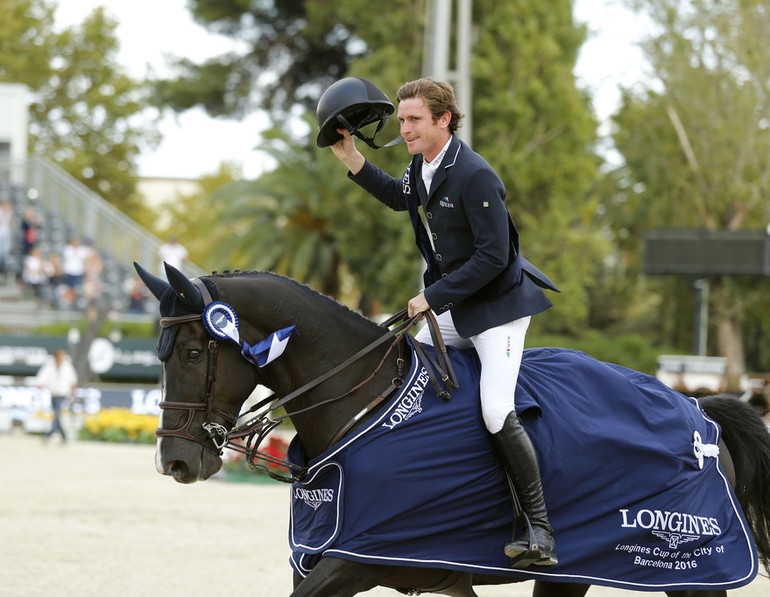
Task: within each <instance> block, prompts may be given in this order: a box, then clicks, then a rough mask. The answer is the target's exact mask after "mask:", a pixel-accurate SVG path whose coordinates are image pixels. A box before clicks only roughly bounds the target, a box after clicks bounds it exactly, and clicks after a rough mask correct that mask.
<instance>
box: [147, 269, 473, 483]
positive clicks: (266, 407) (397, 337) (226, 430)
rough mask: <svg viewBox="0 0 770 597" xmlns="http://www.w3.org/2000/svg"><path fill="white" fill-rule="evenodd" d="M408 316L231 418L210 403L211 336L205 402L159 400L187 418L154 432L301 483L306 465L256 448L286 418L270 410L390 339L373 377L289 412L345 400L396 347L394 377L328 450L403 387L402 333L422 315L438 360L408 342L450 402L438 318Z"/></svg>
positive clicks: (167, 321)
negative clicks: (235, 455)
mask: <svg viewBox="0 0 770 597" xmlns="http://www.w3.org/2000/svg"><path fill="white" fill-rule="evenodd" d="M192 283H193V284H195V285H196V286H197V287H198V288H199V289H200V290H201V294H202V296H203V299H204V303H205V304H206V305H208V304H209V303H210V302H212V298H211V294H210V293H209V291H208V289H207V288H206V285H205V284H204V283H203V282H202V281H201V280H200V279H199V278H195V279H193V280H192ZM406 315H407V311H406V310H403V311H401V312H399V313H397V314H396V315H394V316H393V317H391V318H390V319H388V320H387V321H385V322H383V323H382V324H380V325H381V327H384V328H386V329H388V332H387V333H386V334H383V335H382V336H380V337H379V338H378V339H377V340H375V341H374V342H372V343H371V344H369V345H368V346H365V347H364V348H362V349H361V350H359V351H358V352H357V353H355V354H354V355H352V356H351V357H349V358H348V359H346V360H345V361H343V362H342V363H340V364H339V365H337V366H336V367H334V368H333V369H331V370H330V371H328V372H326V373H324V374H323V375H321V376H319V377H317V378H316V379H314V380H312V381H310V382H308V383H307V384H305V385H303V386H302V387H300V388H298V389H296V390H294V391H293V392H291V393H290V394H288V395H286V396H284V397H283V398H281V399H276V397H275V394H271V395H269V396H268V397H266V398H265V399H263V400H261V401H260V402H258V403H257V404H255V405H253V406H252V407H251V408H249V409H248V410H247V411H245V412H243V413H241V414H239V415H236V416H233V415H231V414H229V413H227V412H225V411H223V410H221V409H219V408H217V407H216V406H215V405H214V385H215V383H216V379H217V355H218V342H217V340H215V339H212V340H209V342H208V356H207V365H206V397H205V401H204V402H172V401H166V400H163V401H161V402H160V403H159V404H158V406H159V407H160V408H161V409H162V410H164V409H170V410H186V411H187V420H186V422H185V424H184V425H183V426H182V427H179V428H177V429H170V430H167V429H162V428H160V427H159V428H158V429H157V430H156V431H155V435H156V436H157V437H158V438H162V437H177V438H181V439H186V440H190V441H193V442H195V443H197V444H200V445H202V446H203V447H205V448H207V449H209V450H212V451H214V452H217V454H219V455H220V456H221V455H222V453H223V452H224V448H226V447H227V448H229V449H231V450H233V451H235V452H240V453H242V454H244V455H245V456H246V457H247V460H248V462H249V464H250V466H251V467H252V468H256V469H258V470H261V471H263V472H265V473H267V474H268V475H269V476H270V477H272V478H273V479H276V480H279V481H284V482H287V483H294V482H297V481H300V480H302V479H303V478H304V476H305V474H306V472H307V468H306V467H302V466H299V465H296V464H293V463H291V462H288V461H287V460H281V459H279V458H276V457H274V456H272V455H270V454H267V453H265V452H263V451H260V450H259V446H260V444H261V443H262V441H263V440H264V439H265V438H266V437H267V436H268V435H269V434H270V432H271V431H272V430H273V429H275V428H276V427H277V426H278V425H280V424H281V423H282V422H283V420H284V419H286V418H288V417H289V415H288V414H287V415H282V416H278V417H275V418H273V417H271V416H270V414H271V413H272V412H273V411H275V410H276V409H278V408H280V407H282V406H284V405H286V404H287V403H289V402H290V401H292V400H294V399H295V398H297V397H298V396H301V395H302V394H305V393H306V392H308V391H309V390H311V389H313V388H315V387H317V386H318V385H320V384H322V383H323V382H325V381H326V380H328V379H330V378H331V377H333V376H335V375H337V374H338V373H340V372H341V371H343V370H345V369H346V368H347V367H349V366H350V365H352V364H353V363H355V362H356V361H358V360H360V359H361V358H363V357H364V356H366V355H367V354H369V353H371V352H372V351H373V350H375V349H376V348H378V347H380V346H382V345H384V344H385V343H387V342H388V341H389V340H390V341H391V344H390V346H389V347H388V350H387V351H386V352H385V355H384V356H383V357H382V359H381V360H380V362H379V364H378V365H377V367H376V368H375V369H374V371H373V372H372V373H371V375H369V376H368V377H367V378H366V379H364V380H363V381H361V382H360V383H358V384H357V385H355V386H354V387H352V388H351V389H349V390H348V391H346V392H345V393H344V394H341V395H339V396H336V397H334V398H329V399H326V400H324V401H322V402H318V403H316V404H313V405H310V406H308V407H306V408H303V409H300V410H297V411H294V412H292V415H291V416H294V415H297V414H300V413H304V412H308V411H310V410H313V409H315V408H318V407H321V406H323V405H325V404H329V403H331V402H335V401H337V400H340V399H342V398H345V397H347V396H349V395H350V394H352V393H353V392H355V391H357V390H359V389H361V388H362V387H364V386H365V385H366V384H367V383H369V382H370V381H371V380H373V379H374V377H375V376H376V375H377V373H378V372H379V371H380V369H381V368H382V367H383V366H384V364H385V362H386V361H387V359H388V357H389V356H390V355H391V354H392V352H393V351H394V350H395V349H398V351H399V356H398V358H397V361H396V362H397V367H398V372H397V375H396V377H394V378H393V379H392V380H391V383H390V385H389V386H388V387H387V388H386V389H385V390H384V391H383V392H382V393H380V394H379V395H378V396H377V397H376V398H375V399H373V400H372V401H371V402H369V403H368V404H367V405H366V406H365V407H364V408H363V409H362V410H361V411H359V412H358V413H356V414H355V415H354V416H353V417H351V418H350V419H349V420H348V421H347V422H346V423H345V424H344V425H342V427H340V429H339V430H338V431H337V432H336V433H335V434H334V436H333V437H332V439H331V440H330V441H329V444H328V446H327V449H328V448H330V447H331V446H333V445H334V444H336V443H337V442H338V441H339V440H340V439H342V437H344V435H345V434H346V433H347V432H348V431H350V430H351V429H352V428H353V427H354V426H355V425H356V424H357V423H358V422H359V421H360V420H361V419H362V418H363V417H364V416H365V415H366V414H367V413H369V412H371V411H372V410H373V409H374V408H376V407H377V406H378V405H379V404H381V403H382V402H383V401H385V400H386V399H387V398H389V397H390V396H391V395H392V394H393V393H394V392H395V391H396V390H397V389H398V388H400V387H401V385H402V384H403V373H404V365H405V360H404V350H405V349H404V342H405V336H406V334H408V332H409V331H410V330H411V329H413V328H414V326H415V325H416V324H417V323H418V322H419V321H420V320H421V319H423V317H425V318H427V322H428V326H429V329H430V333H431V337H432V340H433V343H434V346H435V347H436V355H437V358H436V359H435V360H434V359H433V358H432V357H431V356H430V355H429V354H428V353H426V352H425V350H424V349H423V347H422V345H421V344H420V343H419V342H418V341H416V340H415V339H414V338H412V339H411V343H412V346H413V347H414V349H415V353H416V354H417V356H418V358H419V359H420V361H421V362H422V363H423V365H424V367H425V369H426V370H427V371H428V375H429V377H430V380H431V383H432V384H433V386H434V388H435V389H436V392H437V394H438V395H439V396H441V398H443V399H444V400H448V399H449V398H450V397H451V391H452V388H457V387H458V384H457V379H456V377H455V374H454V371H453V369H452V365H451V362H450V361H449V358H448V355H447V349H446V346H445V344H444V342H443V339H442V338H441V334H440V332H439V330H438V324H437V323H436V319H435V316H434V315H433V313H431V312H430V311H427V312H424V313H419V314H417V315H416V316H415V317H412V318H407V317H406ZM201 319H202V314H188V315H180V316H175V317H163V318H162V319H161V320H160V325H161V327H164V328H166V327H170V326H172V325H177V324H180V323H186V322H193V321H199V320H201ZM399 321H400V323H398V324H397V325H396V327H395V328H394V329H392V330H391V329H389V328H390V327H391V326H393V325H394V324H396V323H397V322H399ZM198 411H204V412H205V420H204V422H203V424H202V428H203V429H204V430H205V431H206V432H207V434H208V435H207V436H206V437H204V438H201V437H197V436H195V435H193V434H192V433H191V432H190V426H191V425H192V422H193V418H194V416H195V413H196V412H198ZM212 415H214V416H216V417H218V418H219V419H221V420H223V421H224V423H225V424H222V423H218V422H216V421H212V420H211V417H212ZM248 415H253V416H251V418H249V419H248V420H247V421H246V422H244V423H243V424H242V425H240V426H238V425H237V423H238V420H239V419H242V418H244V417H246V416H248ZM271 466H272V467H281V468H285V469H286V470H287V471H288V473H289V474H288V476H287V475H281V474H278V473H275V472H274V471H273V470H271V468H270V467H271Z"/></svg>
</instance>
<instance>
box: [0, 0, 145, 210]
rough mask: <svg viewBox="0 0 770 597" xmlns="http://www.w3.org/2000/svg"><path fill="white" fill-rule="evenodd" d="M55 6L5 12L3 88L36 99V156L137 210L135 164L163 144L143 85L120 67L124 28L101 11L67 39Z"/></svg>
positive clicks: (0, 54) (5, 7) (29, 0)
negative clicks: (119, 32)
mask: <svg viewBox="0 0 770 597" xmlns="http://www.w3.org/2000/svg"><path fill="white" fill-rule="evenodd" d="M54 9H55V4H54V3H53V2H47V1H46V0H5V1H4V2H3V3H2V4H0V81H7V82H14V83H24V84H25V85H27V86H28V87H29V88H30V90H31V92H32V102H31V106H30V151H31V153H33V154H37V155H43V156H46V157H48V158H50V159H52V160H53V161H54V162H56V163H57V164H58V165H59V166H61V167H62V168H64V169H65V170H66V171H67V172H69V173H70V174H72V175H73V176H75V177H76V178H78V179H79V180H80V181H81V182H83V183H84V184H85V185H86V186H88V187H90V188H91V189H92V190H93V191H95V192H96V193H98V194H99V195H101V196H103V197H105V198H106V199H107V200H109V201H110V202H112V203H113V204H114V205H116V206H117V207H119V208H121V209H123V210H124V211H128V212H129V213H130V212H131V211H132V208H133V207H134V205H133V203H132V201H133V199H134V196H133V194H134V186H135V160H136V157H137V156H138V154H139V152H140V150H141V148H142V147H143V146H152V145H153V144H154V143H156V142H157V140H158V139H157V134H156V133H155V132H153V130H152V127H151V124H152V123H151V122H145V121H146V117H143V116H142V114H143V112H142V111H143V110H144V108H146V107H147V104H146V103H145V95H146V93H145V92H143V87H142V84H141V83H140V82H138V81H135V80H134V79H132V78H131V77H129V76H128V75H127V74H126V73H125V72H124V70H123V68H122V67H121V66H120V65H119V64H118V63H117V59H116V56H117V50H118V45H117V39H116V37H115V29H116V27H117V23H116V22H115V21H114V20H113V19H110V18H109V17H108V16H107V15H106V14H105V12H104V10H103V9H102V8H98V9H96V10H95V11H94V12H92V13H91V14H90V15H89V16H88V17H87V18H86V19H85V21H84V22H83V23H82V24H80V25H78V26H74V27H69V28H67V29H65V30H63V31H62V32H60V33H57V32H56V31H55V30H54V20H53V13H54Z"/></svg>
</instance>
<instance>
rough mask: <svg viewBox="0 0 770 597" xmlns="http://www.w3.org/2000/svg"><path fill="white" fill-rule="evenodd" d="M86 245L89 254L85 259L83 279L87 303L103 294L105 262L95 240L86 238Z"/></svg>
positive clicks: (84, 295) (84, 296)
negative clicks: (95, 244)
mask: <svg viewBox="0 0 770 597" xmlns="http://www.w3.org/2000/svg"><path fill="white" fill-rule="evenodd" d="M85 246H86V248H87V249H88V254H87V255H86V259H85V273H84V276H85V277H84V280H83V298H85V300H86V302H87V303H91V302H93V301H96V300H98V299H99V297H100V296H101V295H102V274H103V273H104V263H103V262H102V258H101V257H100V256H99V251H97V250H96V247H94V243H93V241H91V240H90V239H86V241H85Z"/></svg>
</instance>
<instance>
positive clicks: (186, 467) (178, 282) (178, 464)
mask: <svg viewBox="0 0 770 597" xmlns="http://www.w3.org/2000/svg"><path fill="white" fill-rule="evenodd" d="M135 266H136V269H137V272H138V273H139V275H140V277H141V278H142V280H143V281H144V283H145V284H146V285H147V287H148V288H149V289H150V291H151V292H152V293H153V295H155V297H156V298H157V299H158V300H159V301H160V312H161V316H162V319H161V325H162V326H163V327H162V331H161V333H160V337H159V339H158V347H157V348H158V357H159V358H160V360H161V362H162V371H163V377H162V392H163V395H162V402H161V404H160V406H161V415H160V421H159V426H158V431H157V435H158V444H157V451H156V455H155V464H156V467H157V469H158V472H160V473H162V474H164V475H171V476H173V477H174V479H175V480H176V481H178V482H180V483H193V482H195V481H198V480H205V479H208V478H209V477H210V476H211V475H213V474H214V473H216V472H217V471H218V470H219V469H220V468H221V466H222V460H221V458H220V453H221V451H220V449H219V448H218V447H217V445H216V444H215V442H214V439H212V437H211V433H210V431H209V430H212V429H217V428H219V429H222V428H224V429H225V430H229V429H230V428H232V427H233V425H234V424H235V422H236V419H237V416H238V413H239V411H240V408H241V405H242V404H243V402H244V401H245V400H246V398H248V396H249V395H250V393H251V392H252V390H253V389H254V388H255V387H256V385H257V383H258V381H259V369H258V368H257V367H255V366H254V365H253V364H251V363H249V362H248V361H247V360H246V359H244V358H243V357H242V356H241V355H240V350H239V348H238V347H237V346H236V345H235V344H234V343H232V342H227V341H218V340H217V339H215V338H214V337H213V336H212V335H211V334H210V333H209V332H208V331H207V329H206V328H205V327H204V325H203V322H202V318H201V315H202V312H203V310H204V308H205V306H206V304H207V303H209V302H211V300H216V299H217V298H218V295H219V293H218V289H217V287H216V285H215V284H214V283H213V282H212V280H211V279H210V278H201V279H196V280H194V281H191V280H188V279H187V278H186V277H185V276H184V275H183V274H182V273H181V272H179V271H178V270H176V269H174V268H173V267H170V266H168V265H166V272H167V276H168V279H169V282H167V281H166V280H162V279H160V278H157V277H155V276H153V275H152V274H150V273H149V272H148V271H147V270H145V269H144V268H142V267H141V266H139V265H137V264H135ZM214 435H216V434H214Z"/></svg>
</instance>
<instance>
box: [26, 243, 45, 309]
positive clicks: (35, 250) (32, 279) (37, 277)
mask: <svg viewBox="0 0 770 597" xmlns="http://www.w3.org/2000/svg"><path fill="white" fill-rule="evenodd" d="M21 281H22V282H24V288H25V290H26V291H27V293H28V294H29V295H30V296H33V297H34V298H35V299H37V300H38V301H40V300H41V299H42V298H43V288H44V286H45V285H46V284H47V282H48V274H47V272H46V264H45V261H44V259H43V252H42V251H41V250H40V247H32V249H30V251H29V255H27V256H25V257H24V263H23V267H22V270H21Z"/></svg>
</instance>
